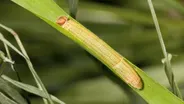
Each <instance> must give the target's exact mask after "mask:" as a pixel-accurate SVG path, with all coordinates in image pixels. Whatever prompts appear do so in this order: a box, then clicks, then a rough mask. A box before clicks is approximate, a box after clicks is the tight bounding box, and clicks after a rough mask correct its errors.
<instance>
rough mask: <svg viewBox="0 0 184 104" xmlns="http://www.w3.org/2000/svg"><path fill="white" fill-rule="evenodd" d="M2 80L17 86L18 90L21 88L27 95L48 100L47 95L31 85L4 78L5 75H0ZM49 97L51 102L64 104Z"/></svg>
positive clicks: (53, 97)
mask: <svg viewBox="0 0 184 104" xmlns="http://www.w3.org/2000/svg"><path fill="white" fill-rule="evenodd" d="M2 78H3V79H4V80H6V81H8V82H9V83H11V84H13V85H15V86H17V87H19V88H21V89H23V90H25V91H27V92H29V93H33V94H35V95H38V96H40V97H43V98H47V99H48V97H47V95H46V94H45V93H44V92H43V91H41V90H40V89H38V88H36V87H34V86H31V85H28V84H24V83H21V82H18V81H15V80H13V79H11V78H9V77H7V76H5V75H2ZM50 96H51V99H52V100H53V101H55V102H57V103H59V104H65V103H64V102H62V101H61V100H59V99H58V98H56V97H55V96H53V95H50Z"/></svg>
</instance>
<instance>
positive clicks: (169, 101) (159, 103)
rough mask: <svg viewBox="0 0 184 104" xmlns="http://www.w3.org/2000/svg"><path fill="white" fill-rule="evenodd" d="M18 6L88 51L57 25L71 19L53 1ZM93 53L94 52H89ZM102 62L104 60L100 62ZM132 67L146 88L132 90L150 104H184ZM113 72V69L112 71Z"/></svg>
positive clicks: (22, 0)
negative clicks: (63, 17) (67, 18)
mask: <svg viewBox="0 0 184 104" xmlns="http://www.w3.org/2000/svg"><path fill="white" fill-rule="evenodd" d="M12 1H13V2H15V3H16V4H18V5H20V6H22V7H24V8H25V9H27V10H29V11H31V12H32V13H34V14H35V15H37V16H38V17H39V18H41V19H43V20H44V21H46V22H47V23H48V24H50V25H51V26H53V27H54V28H55V29H57V30H59V31H60V32H61V33H63V34H64V35H66V36H67V37H69V38H71V39H72V40H73V41H75V42H76V43H78V44H79V45H81V46H82V47H83V48H85V49H86V50H88V49H87V48H86V47H87V46H85V44H82V43H81V42H80V41H79V40H77V39H75V38H74V37H73V36H72V34H71V33H70V32H69V31H67V30H65V29H63V28H61V27H60V26H59V25H57V24H56V20H57V19H58V17H60V16H66V17H69V18H71V17H70V16H69V15H68V14H66V13H65V12H64V11H63V10H62V9H61V8H59V7H58V6H57V5H56V4H55V3H54V2H53V1H52V0H44V1H41V0H12ZM88 51H92V50H88ZM100 61H102V60H100ZM126 61H127V62H128V63H129V64H131V63H130V62H129V61H128V60H126ZM131 66H133V67H134V69H135V70H136V71H137V73H138V74H139V76H140V77H141V78H142V81H143V83H144V88H143V89H142V90H137V89H134V88H132V89H133V90H134V91H135V92H137V93H138V94H139V95H140V96H141V97H142V98H144V99H145V100H146V101H147V102H148V103H149V104H184V102H183V101H182V100H181V99H179V98H178V97H176V96H175V95H173V94H172V93H171V92H170V91H168V90H167V89H166V88H164V87H163V86H161V85H160V84H158V83H157V82H155V81H154V80H153V79H151V78H150V77H148V76H147V75H146V74H145V73H144V72H143V71H142V70H141V69H139V68H137V67H136V66H134V65H133V64H131ZM112 70H113V69H112Z"/></svg>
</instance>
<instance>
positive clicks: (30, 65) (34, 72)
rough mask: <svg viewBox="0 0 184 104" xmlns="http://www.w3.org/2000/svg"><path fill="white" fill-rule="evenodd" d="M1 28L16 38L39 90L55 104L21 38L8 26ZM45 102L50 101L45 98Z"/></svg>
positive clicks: (0, 25) (51, 103) (46, 103)
mask: <svg viewBox="0 0 184 104" xmlns="http://www.w3.org/2000/svg"><path fill="white" fill-rule="evenodd" d="M0 27H2V28H4V29H5V30H7V31H8V32H10V33H11V34H12V35H13V36H14V38H15V40H16V41H17V44H18V46H19V47H20V49H21V51H22V54H23V56H24V58H25V59H26V62H27V64H28V67H29V69H30V71H31V73H32V74H33V77H34V79H35V81H36V83H37V85H38V87H39V89H41V90H43V91H44V92H45V94H46V95H47V98H48V101H49V103H50V104H54V103H53V101H52V99H51V98H50V95H49V94H48V92H47V90H46V88H45V86H44V84H43V83H42V81H41V79H40V78H39V76H38V75H37V73H36V71H35V69H34V67H33V65H32V63H31V60H30V58H29V56H28V54H27V52H26V51H25V49H24V46H23V44H22V42H21V41H20V38H19V36H18V34H17V33H16V32H15V31H13V30H12V29H11V28H8V27H6V26H4V25H2V24H0ZM2 38H4V37H2ZM4 39H5V38H4ZM43 100H44V103H45V104H48V101H47V100H46V99H44V98H43Z"/></svg>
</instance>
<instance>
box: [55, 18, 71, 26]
mask: <svg viewBox="0 0 184 104" xmlns="http://www.w3.org/2000/svg"><path fill="white" fill-rule="evenodd" d="M67 20H68V18H67V17H66V16H61V17H59V18H58V19H57V21H56V23H57V24H59V25H61V26H62V25H63V24H64V23H65V22H66V21H67Z"/></svg>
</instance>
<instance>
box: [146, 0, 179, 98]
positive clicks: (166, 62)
mask: <svg viewBox="0 0 184 104" xmlns="http://www.w3.org/2000/svg"><path fill="white" fill-rule="evenodd" d="M147 1H148V5H149V8H150V11H151V14H152V18H153V22H154V24H155V28H156V31H157V34H158V38H159V41H160V45H161V49H162V52H163V55H164V60H163V64H164V67H165V72H166V75H167V78H168V80H169V83H170V85H171V88H172V91H173V93H174V94H175V95H176V96H178V97H179V98H181V99H182V94H181V92H180V90H179V87H178V85H177V84H176V82H175V79H174V74H173V71H172V67H171V62H170V60H171V58H170V59H169V57H168V56H169V55H170V56H171V54H168V53H167V50H166V47H165V44H164V40H163V38H162V33H161V30H160V26H159V22H158V20H157V16H156V13H155V10H154V7H153V3H152V0H147Z"/></svg>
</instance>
